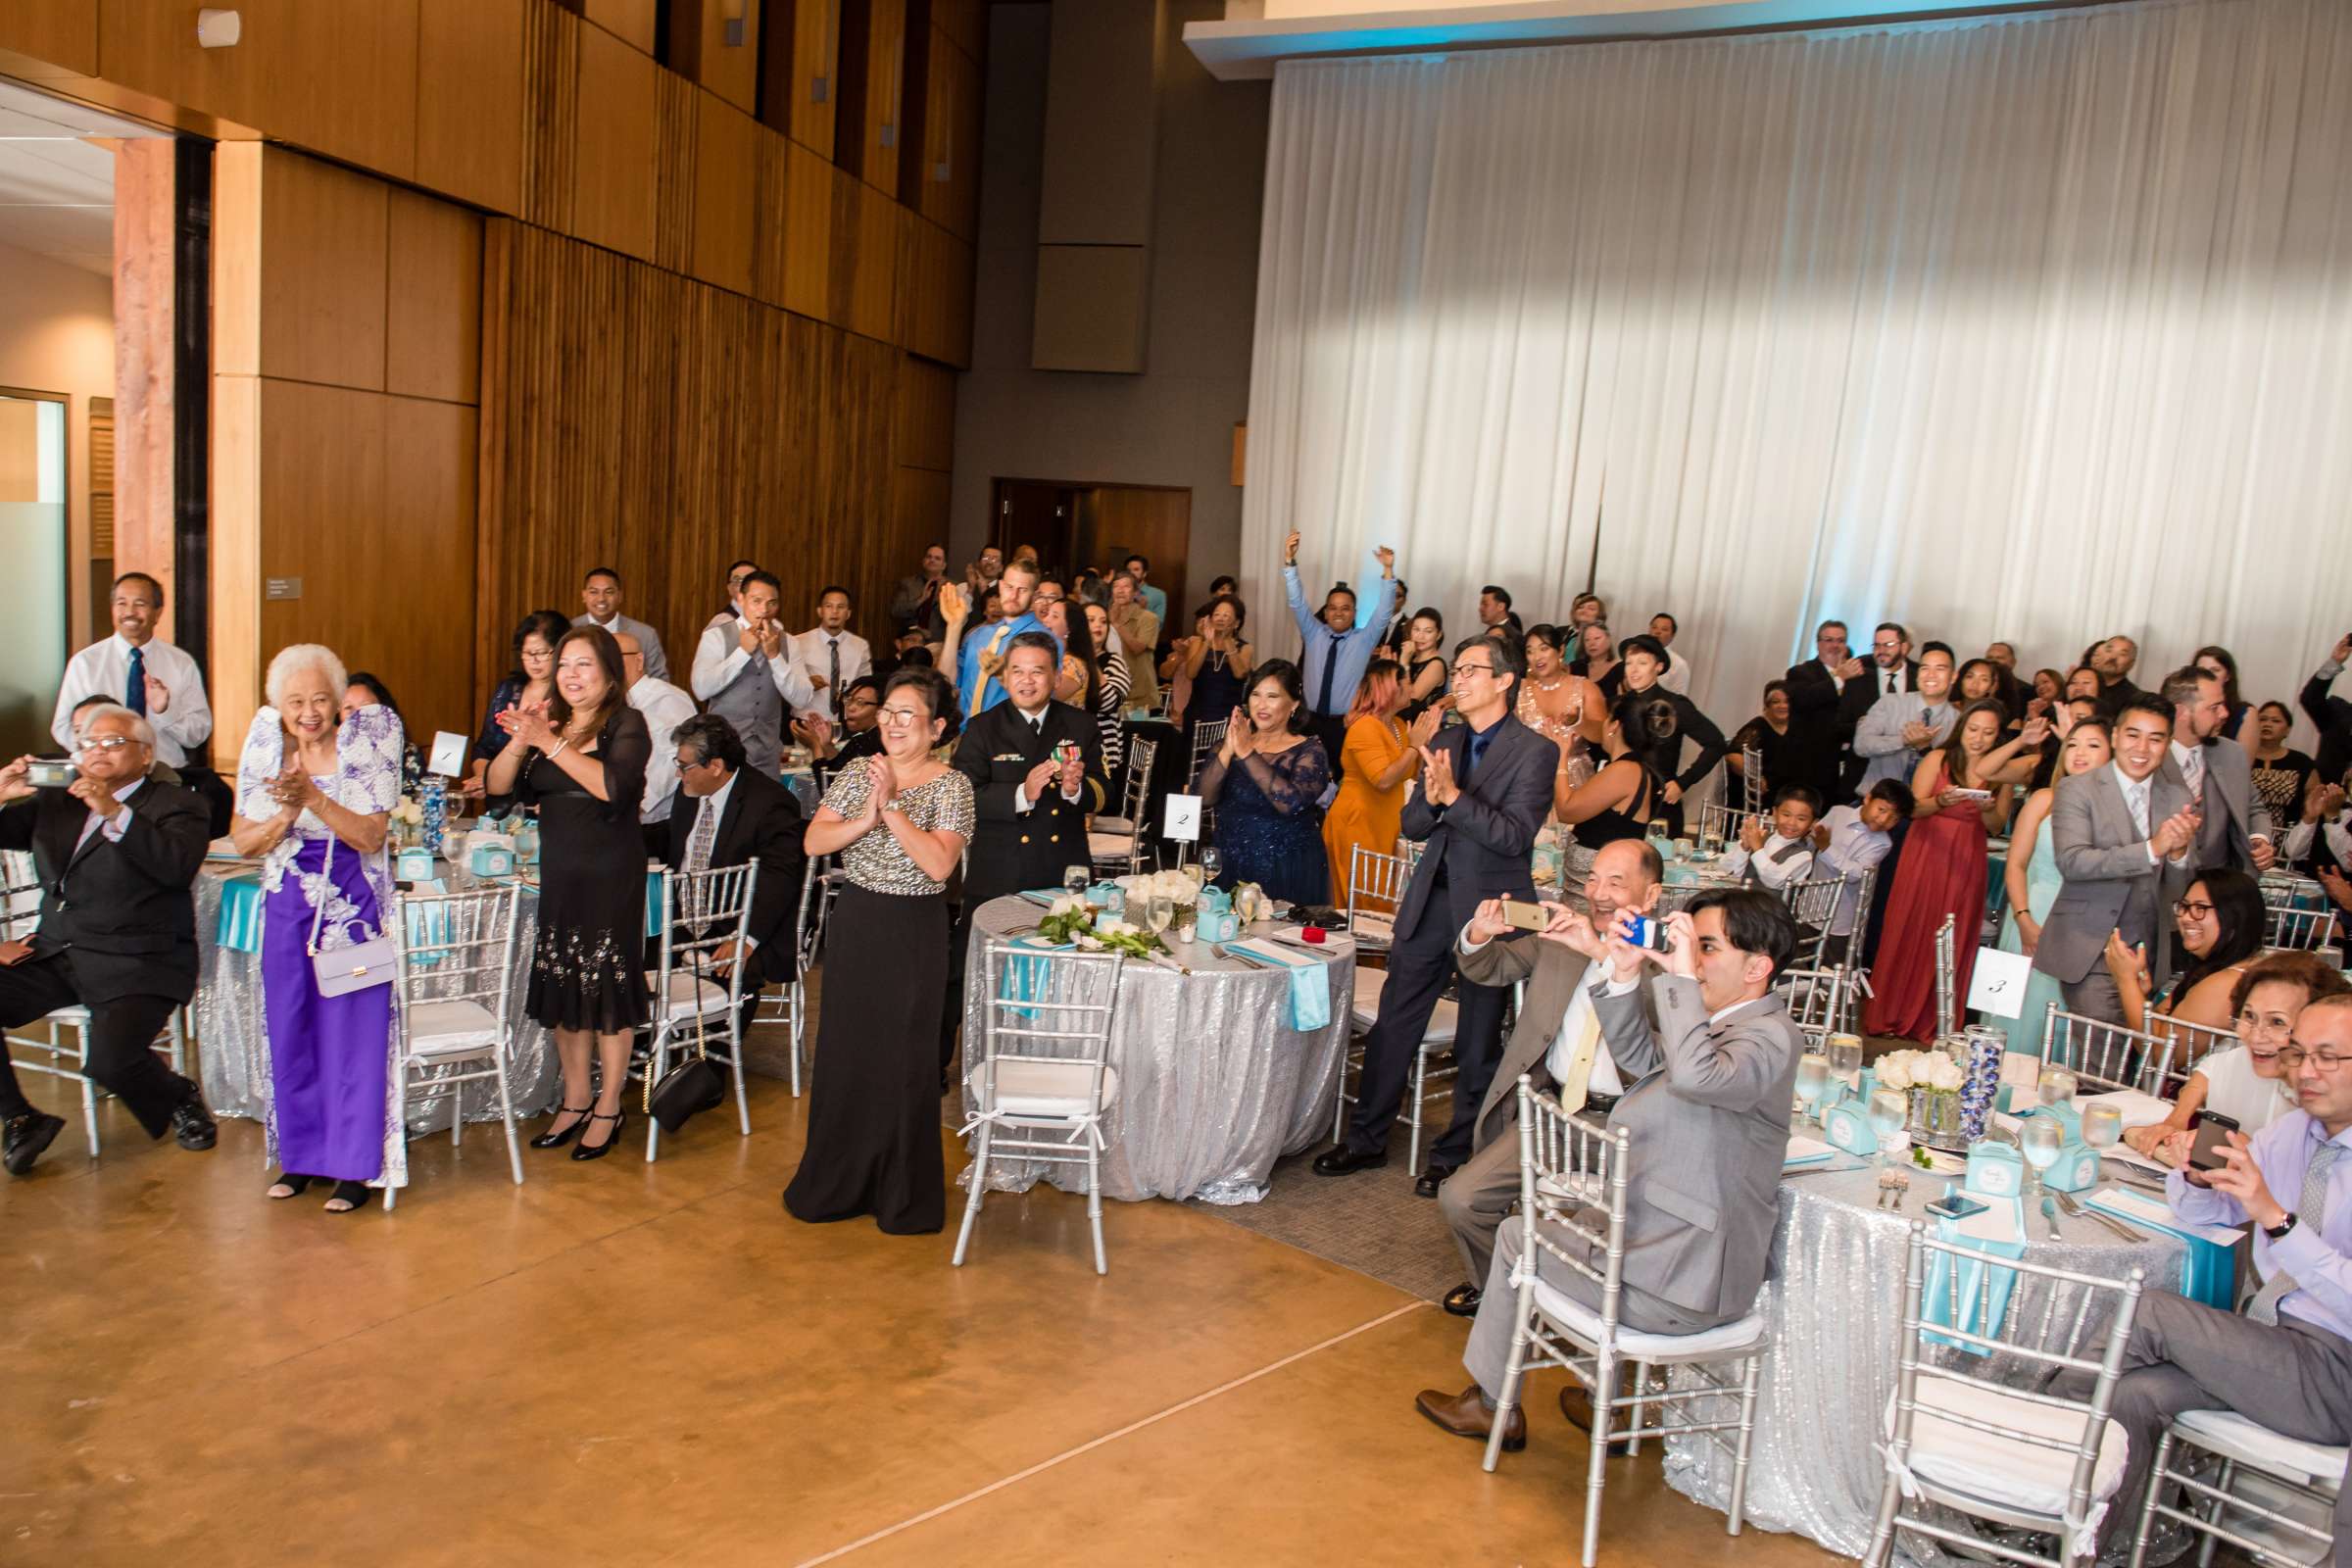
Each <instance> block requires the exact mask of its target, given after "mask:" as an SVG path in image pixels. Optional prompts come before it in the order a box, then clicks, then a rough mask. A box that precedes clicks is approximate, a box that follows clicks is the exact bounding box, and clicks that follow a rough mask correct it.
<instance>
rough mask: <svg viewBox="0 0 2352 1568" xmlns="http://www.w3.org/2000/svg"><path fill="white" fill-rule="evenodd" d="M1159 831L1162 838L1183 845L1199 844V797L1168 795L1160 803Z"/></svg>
mask: <svg viewBox="0 0 2352 1568" xmlns="http://www.w3.org/2000/svg"><path fill="white" fill-rule="evenodd" d="M1159 831H1160V836H1161V837H1163V838H1171V839H1176V840H1178V841H1180V842H1182V843H1185V844H1198V843H1200V842H1201V797H1200V796H1198V795H1170V796H1168V797H1167V798H1166V800H1165V801H1164V802H1162V804H1161V806H1160V811H1159Z"/></svg>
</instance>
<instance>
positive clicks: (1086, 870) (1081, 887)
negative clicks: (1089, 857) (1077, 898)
mask: <svg viewBox="0 0 2352 1568" xmlns="http://www.w3.org/2000/svg"><path fill="white" fill-rule="evenodd" d="M1094 880H1095V868H1094V867H1093V866H1091V865H1065V866H1063V867H1062V868H1061V890H1062V891H1063V892H1064V893H1072V894H1078V895H1081V896H1083V895H1084V894H1085V892H1086V890H1087V887H1088V885H1089V884H1091V883H1092V882H1093V881H1094Z"/></svg>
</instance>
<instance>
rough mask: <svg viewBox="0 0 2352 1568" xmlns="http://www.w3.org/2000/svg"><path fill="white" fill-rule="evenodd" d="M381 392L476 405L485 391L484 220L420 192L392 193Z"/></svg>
mask: <svg viewBox="0 0 2352 1568" xmlns="http://www.w3.org/2000/svg"><path fill="white" fill-rule="evenodd" d="M389 219H390V222H389V225H388V230H387V235H386V243H385V254H386V256H387V258H388V265H387V269H386V270H387V275H388V284H387V288H386V297H385V302H384V319H385V351H384V356H385V357H384V387H385V390H387V391H389V392H394V393H397V394H400V395H402V396H405V397H417V398H435V399H438V400H440V401H442V402H445V403H472V402H475V401H476V400H477V399H479V398H480V396H481V388H482V359H481V336H482V220H481V217H480V215H479V214H476V213H471V212H467V211H466V209H465V208H463V207H458V206H454V205H452V204H451V203H448V202H437V201H435V200H433V199H432V198H431V197H430V196H419V195H417V193H416V192H415V191H409V190H395V191H393V192H392V194H391V206H390V212H389Z"/></svg>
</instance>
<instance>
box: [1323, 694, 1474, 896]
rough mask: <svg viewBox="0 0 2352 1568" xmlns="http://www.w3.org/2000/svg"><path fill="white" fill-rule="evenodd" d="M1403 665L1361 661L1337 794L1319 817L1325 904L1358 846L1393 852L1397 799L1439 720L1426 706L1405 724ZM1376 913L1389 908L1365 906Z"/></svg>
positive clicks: (1340, 892)
mask: <svg viewBox="0 0 2352 1568" xmlns="http://www.w3.org/2000/svg"><path fill="white" fill-rule="evenodd" d="M1403 710H1404V666H1403V665H1401V664H1399V663H1397V661H1395V660H1393V659H1375V660H1374V661H1372V662H1371V663H1369V664H1367V665H1365V666H1364V678H1363V679H1362V681H1360V682H1359V683H1358V684H1357V686H1356V689H1355V708H1354V710H1353V711H1351V712H1349V713H1348V743H1347V744H1348V763H1347V770H1346V771H1345V772H1344V773H1343V774H1342V775H1341V778H1340V793H1339V794H1338V795H1337V796H1336V797H1334V798H1333V800H1332V803H1331V809H1330V811H1329V812H1328V813H1327V814H1326V815H1325V816H1324V818H1323V848H1324V851H1325V853H1326V854H1327V855H1328V857H1329V858H1330V861H1331V902H1332V903H1334V904H1345V903H1346V902H1347V898H1348V877H1349V875H1350V874H1351V872H1352V869H1353V867H1354V865H1355V852H1356V851H1357V850H1358V849H1365V850H1370V851H1373V852H1374V853H1376V854H1380V855H1394V854H1396V853H1397V827H1398V825H1399V823H1400V822H1401V821H1402V819H1403V816H1404V797H1405V794H1406V791H1407V788H1408V786H1409V785H1410V784H1411V782H1412V779H1413V776H1414V775H1415V774H1416V773H1418V772H1419V771H1420V770H1421V751H1420V749H1421V748H1422V747H1424V746H1427V745H1428V744H1429V743H1430V741H1431V739H1432V738H1434V737H1435V736H1436V735H1437V733H1438V724H1439V722H1440V720H1442V719H1443V718H1444V717H1445V713H1444V712H1443V711H1441V710H1439V709H1434V708H1433V709H1426V710H1424V711H1423V712H1422V715H1421V717H1420V718H1418V719H1416V720H1414V721H1413V722H1412V724H1411V726H1410V727H1409V728H1408V727H1407V726H1406V723H1405V721H1404V714H1403ZM1363 907H1365V908H1368V909H1371V910H1373V911H1374V912H1375V913H1379V914H1388V913H1392V912H1394V910H1393V906H1392V905H1390V904H1389V903H1388V902H1387V901H1385V900H1383V901H1379V902H1377V903H1367V904H1366V905H1365V906H1363Z"/></svg>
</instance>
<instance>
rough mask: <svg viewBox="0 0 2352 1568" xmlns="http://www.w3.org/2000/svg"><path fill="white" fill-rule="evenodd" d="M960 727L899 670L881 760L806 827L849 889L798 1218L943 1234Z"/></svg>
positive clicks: (867, 764)
mask: <svg viewBox="0 0 2352 1568" xmlns="http://www.w3.org/2000/svg"><path fill="white" fill-rule="evenodd" d="M880 731H881V735H882V755H881V756H880V757H869V758H867V759H865V760H863V761H862V762H858V763H853V764H851V765H850V766H848V767H845V768H843V769H842V771H841V775H840V776H839V777H838V778H836V779H834V780H833V783H832V786H831V787H830V788H829V789H827V790H826V791H825V800H824V804H823V805H822V806H820V807H818V808H817V811H816V820H814V821H813V822H810V823H809V836H808V840H807V843H808V849H809V854H810V855H811V856H818V855H839V856H840V857H841V870H842V875H843V880H844V886H843V887H842V889H841V894H840V897H839V898H838V900H837V901H836V902H835V904H834V906H833V912H832V914H831V915H830V916H829V917H828V918H827V920H826V922H825V950H824V969H825V987H824V1001H823V1004H822V1007H821V1010H820V1012H819V1014H818V1017H817V1023H816V1079H815V1082H816V1087H815V1089H814V1090H813V1091H812V1092H811V1093H810V1096H809V1142H808V1147H807V1149H806V1150H805V1151H804V1152H802V1154H801V1165H800V1169H799V1170H797V1171H795V1172H794V1173H793V1177H792V1184H791V1185H790V1186H789V1187H787V1188H785V1189H784V1206H785V1208H786V1209H788V1210H790V1211H791V1213H792V1215H793V1217H794V1218H796V1219H802V1220H807V1221H809V1222H810V1223H812V1224H813V1223H821V1222H823V1221H826V1220H836V1219H850V1218H854V1217H856V1216H858V1215H860V1214H871V1215H872V1216H873V1217H874V1221H875V1223H876V1224H877V1225H879V1226H880V1227H881V1228H882V1229H883V1230H884V1231H886V1232H889V1233H890V1234H892V1235H900V1236H907V1235H921V1234H926V1233H929V1232H934V1231H937V1230H938V1229H940V1227H941V1226H942V1225H943V1224H944V1223H945V1222H946V1218H947V1168H946V1164H945V1161H944V1160H943V1159H942V1157H941V1154H940V1147H939V1024H940V1008H941V1006H942V1005H943V1002H944V999H945V997H946V994H947V988H948V965H949V964H950V963H951V962H953V961H955V960H956V957H957V955H955V954H953V953H951V952H950V951H949V927H950V921H949V918H948V901H947V899H946V897H945V889H946V886H947V881H948V877H949V876H950V875H951V874H952V873H953V872H954V871H955V869H956V861H957V860H958V859H959V858H961V857H962V855H963V847H964V845H965V844H967V843H968V842H970V840H971V836H972V821H973V814H974V813H973V805H972V784H971V780H970V779H968V778H966V777H965V776H964V775H963V774H961V773H959V772H957V771H956V769H954V768H952V767H950V766H948V765H947V764H946V763H945V762H942V761H940V760H938V758H937V757H935V756H934V755H933V753H934V752H935V751H936V750H937V749H938V748H939V747H941V746H944V745H946V744H947V743H948V742H949V741H951V740H953V739H955V737H956V695H955V692H954V690H953V689H952V688H950V687H949V685H948V683H947V681H946V679H945V678H944V677H943V676H941V675H940V673H939V672H938V671H937V670H935V669H902V670H900V671H899V672H898V673H897V674H895V675H893V676H891V677H890V679H889V681H888V682H887V683H886V684H885V685H884V686H883V688H882V712H881V723H880Z"/></svg>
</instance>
